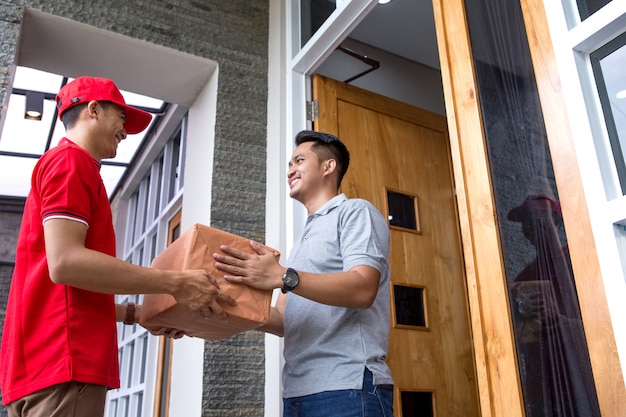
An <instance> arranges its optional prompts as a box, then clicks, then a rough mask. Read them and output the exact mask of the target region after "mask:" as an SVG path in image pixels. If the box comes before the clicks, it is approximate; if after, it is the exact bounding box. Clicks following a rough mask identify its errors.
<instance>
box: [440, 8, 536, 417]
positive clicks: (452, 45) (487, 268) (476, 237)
mask: <svg viewBox="0 0 626 417" xmlns="http://www.w3.org/2000/svg"><path fill="white" fill-rule="evenodd" d="M433 10H434V15H435V28H436V32H437V44H438V48H439V57H440V61H441V76H442V81H443V87H444V98H445V103H446V116H447V119H448V130H449V137H450V149H451V154H452V166H453V171H454V180H455V186H456V192H457V204H458V212H459V220H460V229H461V239H462V242H463V255H464V260H465V272H466V279H467V290H468V297H469V300H468V302H469V309H470V323H471V327H472V333H473V342H474V350H475V360H476V371H477V379H478V381H477V382H478V390H479V401H480V408H481V413H482V416H483V417H499V416H504V415H506V416H509V417H522V416H523V415H524V406H523V400H522V394H521V386H520V382H519V381H520V380H519V376H518V369H517V361H516V351H515V343H514V335H513V328H512V322H511V319H510V310H509V305H508V302H507V300H508V295H507V294H508V291H507V288H506V278H505V275H504V264H503V260H502V255H501V249H500V240H499V235H498V229H497V224H496V211H495V205H494V201H493V191H492V189H491V181H490V173H489V165H488V159H487V150H486V144H485V138H484V134H483V126H482V120H481V115H480V105H479V102H478V94H477V87H476V81H475V74H474V69H473V65H472V59H471V57H472V51H471V46H470V40H469V32H468V28H467V22H466V16H465V4H464V1H463V0H433ZM461 138H462V140H461ZM480 254H489V256H480Z"/></svg>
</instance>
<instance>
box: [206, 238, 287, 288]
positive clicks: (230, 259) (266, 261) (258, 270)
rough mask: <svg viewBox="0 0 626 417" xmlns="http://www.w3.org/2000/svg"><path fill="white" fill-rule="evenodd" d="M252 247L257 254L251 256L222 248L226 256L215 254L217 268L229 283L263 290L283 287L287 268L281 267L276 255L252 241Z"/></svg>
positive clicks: (227, 247)
mask: <svg viewBox="0 0 626 417" xmlns="http://www.w3.org/2000/svg"><path fill="white" fill-rule="evenodd" d="M250 246H251V247H252V249H253V250H254V251H255V252H256V253H254V254H250V253H247V252H244V251H241V250H239V249H235V248H232V247H230V246H225V245H222V246H220V249H221V250H222V252H224V253H225V254H226V255H224V254H221V253H214V254H213V258H214V259H215V260H216V261H217V262H216V263H215V267H216V268H217V269H219V270H220V271H224V272H225V273H226V275H224V279H225V280H226V281H229V282H237V283H241V284H245V285H248V286H250V287H253V288H258V289H261V290H273V289H274V288H280V287H282V286H283V281H282V276H283V274H284V272H285V268H283V267H282V266H280V264H279V263H278V261H277V260H276V257H275V256H274V253H273V252H272V251H270V250H268V249H267V248H265V247H263V245H261V244H260V243H257V242H254V241H250Z"/></svg>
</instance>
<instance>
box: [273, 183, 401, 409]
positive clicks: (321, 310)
mask: <svg viewBox="0 0 626 417" xmlns="http://www.w3.org/2000/svg"><path fill="white" fill-rule="evenodd" d="M388 259H389V228H388V227H387V222H386V221H385V219H384V217H383V216H382V215H381V214H380V212H379V211H378V210H377V209H376V208H375V207H374V206H373V205H372V204H371V203H369V202H368V201H366V200H361V199H349V200H348V199H347V198H346V196H345V195H344V194H341V195H338V196H336V197H334V198H333V199H331V200H330V201H328V202H327V203H326V204H325V205H324V206H323V207H321V208H320V209H319V210H318V211H317V212H315V213H314V214H312V215H310V216H309V217H308V219H307V222H306V225H305V228H304V232H303V233H302V236H301V238H300V241H299V242H296V244H295V245H294V248H293V250H292V251H291V254H290V256H289V259H288V261H287V264H288V266H290V267H292V268H294V269H296V270H297V271H306V272H312V273H331V272H342V271H348V270H350V269H351V268H353V267H355V266H358V265H368V266H371V267H373V268H376V269H377V270H378V271H380V273H381V276H380V285H379V287H378V295H377V296H376V299H375V300H374V303H373V304H372V306H371V307H370V308H368V309H359V308H346V307H333V306H328V305H325V304H320V303H317V302H314V301H311V300H308V299H306V298H304V297H300V296H299V295H297V294H295V293H290V294H289V296H288V298H287V306H286V311H285V318H284V319H285V333H284V334H285V344H284V356H285V366H284V368H283V397H285V398H291V397H301V396H304V395H309V394H315V393H318V392H323V391H334V390H343V389H361V388H362V383H363V372H364V371H365V367H367V368H368V369H369V370H370V371H372V373H373V375H374V384H392V383H393V381H392V379H391V372H390V370H389V368H388V367H387V365H386V363H385V358H386V355H387V337H388V335H389V265H388Z"/></svg>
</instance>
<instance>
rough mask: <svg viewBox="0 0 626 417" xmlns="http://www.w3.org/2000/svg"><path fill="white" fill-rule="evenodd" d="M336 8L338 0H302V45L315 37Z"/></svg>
mask: <svg viewBox="0 0 626 417" xmlns="http://www.w3.org/2000/svg"><path fill="white" fill-rule="evenodd" d="M336 8H337V2H336V0H301V1H300V47H303V46H304V45H305V44H306V43H307V42H308V41H309V39H311V38H312V37H313V35H314V34H315V32H317V30H318V29H319V28H320V26H322V25H323V24H324V22H325V21H326V19H328V17H329V16H330V15H331V14H332V13H333V12H334V11H335V9H336Z"/></svg>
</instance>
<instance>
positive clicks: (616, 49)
mask: <svg viewBox="0 0 626 417" xmlns="http://www.w3.org/2000/svg"><path fill="white" fill-rule="evenodd" d="M625 45H626V33H623V34H621V35H620V36H619V37H617V38H616V39H614V40H613V41H611V42H609V43H608V44H606V45H605V46H603V47H602V48H600V49H598V50H597V51H596V52H594V53H592V54H591V55H590V58H591V66H592V68H593V74H594V76H595V79H596V85H597V88H598V95H599V96H600V103H602V111H603V113H604V120H605V122H606V129H607V132H608V135H609V142H610V144H611V151H612V153H613V159H614V160H615V167H616V170H617V175H618V178H619V182H620V185H621V188H622V194H623V195H626V163H625V160H624V149H626V77H624V68H626V46H625Z"/></svg>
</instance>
